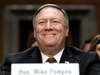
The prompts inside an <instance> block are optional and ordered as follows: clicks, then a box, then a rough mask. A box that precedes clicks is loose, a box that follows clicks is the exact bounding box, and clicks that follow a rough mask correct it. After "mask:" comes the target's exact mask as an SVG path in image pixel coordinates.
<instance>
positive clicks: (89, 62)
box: [2, 4, 100, 75]
mask: <svg viewBox="0 0 100 75" xmlns="http://www.w3.org/2000/svg"><path fill="white" fill-rule="evenodd" d="M33 26H34V37H35V38H36V40H37V43H38V47H33V48H29V49H27V50H25V51H23V52H21V53H13V54H8V55H7V56H6V58H5V62H4V64H3V68H2V71H4V74H5V75H9V74H10V72H11V64H12V63H47V62H48V61H47V60H48V58H55V59H56V63H65V61H69V63H79V66H80V75H100V64H99V57H98V55H97V53H92V52H91V53H88V54H87V55H86V57H85V58H84V59H83V60H81V62H79V60H80V59H81V58H82V56H83V55H84V54H85V53H86V52H84V51H82V50H80V49H78V48H75V47H69V46H65V38H66V37H67V36H68V31H69V25H68V15H67V13H66V12H65V11H64V10H63V9H61V8H60V7H59V6H57V5H55V4H45V5H43V6H41V7H40V8H39V9H38V10H37V11H36V13H35V15H34V18H33Z"/></svg>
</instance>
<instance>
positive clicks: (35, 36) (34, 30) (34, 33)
mask: <svg viewBox="0 0 100 75" xmlns="http://www.w3.org/2000/svg"><path fill="white" fill-rule="evenodd" d="M33 30H34V38H36V33H35V32H36V29H35V27H33Z"/></svg>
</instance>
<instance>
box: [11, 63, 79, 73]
mask: <svg viewBox="0 0 100 75" xmlns="http://www.w3.org/2000/svg"><path fill="white" fill-rule="evenodd" d="M11 75H79V64H78V63H69V64H65V63H64V64H60V63H59V64H29V63H28V64H25V63H21V64H11Z"/></svg>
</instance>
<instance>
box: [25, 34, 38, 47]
mask: <svg viewBox="0 0 100 75" xmlns="http://www.w3.org/2000/svg"><path fill="white" fill-rule="evenodd" d="M27 45H28V48H30V47H35V46H38V43H37V41H36V38H34V34H32V35H31V36H30V37H29V39H28V44H27Z"/></svg>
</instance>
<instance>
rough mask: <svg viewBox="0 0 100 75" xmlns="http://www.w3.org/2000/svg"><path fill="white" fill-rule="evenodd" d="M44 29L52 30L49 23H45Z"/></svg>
mask: <svg viewBox="0 0 100 75" xmlns="http://www.w3.org/2000/svg"><path fill="white" fill-rule="evenodd" d="M45 29H46V30H52V29H53V27H52V24H51V22H50V21H48V22H47V24H46V26H45Z"/></svg>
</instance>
